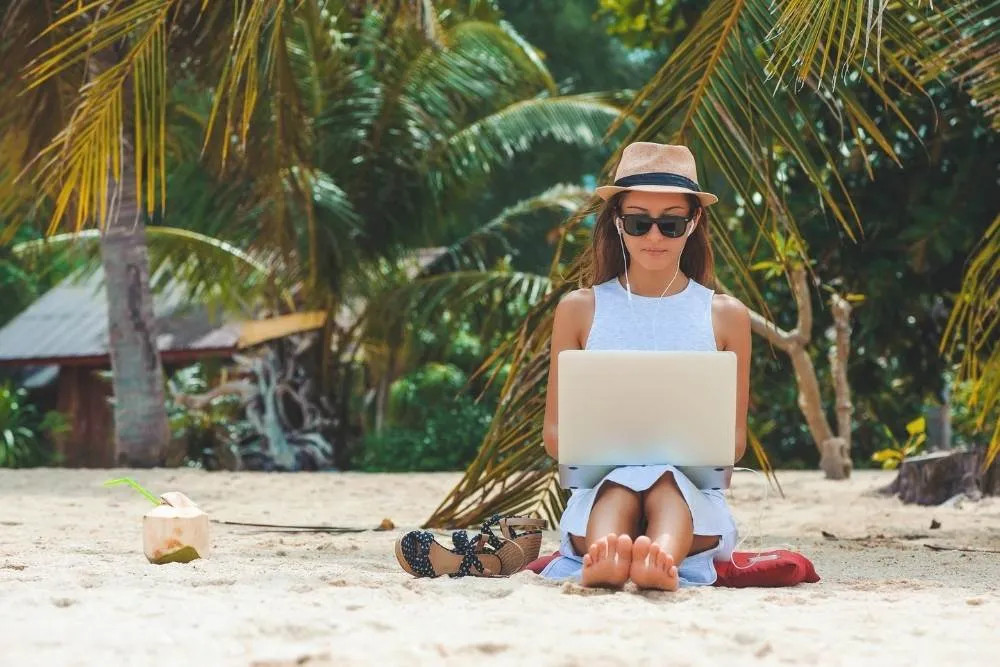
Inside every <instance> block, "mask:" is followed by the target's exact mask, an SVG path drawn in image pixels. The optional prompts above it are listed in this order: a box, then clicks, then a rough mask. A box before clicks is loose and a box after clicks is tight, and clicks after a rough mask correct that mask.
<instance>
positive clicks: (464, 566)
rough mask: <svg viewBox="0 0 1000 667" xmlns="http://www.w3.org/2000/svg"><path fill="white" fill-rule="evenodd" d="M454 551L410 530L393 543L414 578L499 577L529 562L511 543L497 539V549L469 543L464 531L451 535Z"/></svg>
mask: <svg viewBox="0 0 1000 667" xmlns="http://www.w3.org/2000/svg"><path fill="white" fill-rule="evenodd" d="M451 539H452V542H454V545H455V548H454V549H447V548H445V547H444V546H442V545H441V544H440V543H439V542H438V541H437V540H435V539H434V535H433V534H432V533H430V532H429V531H426V530H413V531H410V532H409V533H407V534H406V535H403V536H402V537H400V538H399V539H398V540H396V560H397V561H399V565H400V567H402V568H403V570H405V571H406V572H407V573H408V574H411V575H413V576H414V577H440V576H442V575H445V574H447V575H448V576H450V577H466V576H473V577H501V576H507V574H512V573H514V572H517V571H518V570H520V569H521V568H523V567H524V566H525V565H526V564H527V562H528V561H526V560H525V558H524V552H523V551H522V550H521V547H519V546H518V545H517V544H515V543H514V542H511V541H509V540H498V541H497V543H499V545H500V546H499V548H496V547H494V546H492V545H491V544H486V545H481V540H480V538H479V536H477V537H476V538H475V539H474V540H470V539H469V537H468V534H467V533H466V532H465V531H464V530H461V531H457V532H456V533H454V534H453V535H452V538H451Z"/></svg>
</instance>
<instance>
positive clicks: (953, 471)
mask: <svg viewBox="0 0 1000 667" xmlns="http://www.w3.org/2000/svg"><path fill="white" fill-rule="evenodd" d="M985 457H986V448H985V447H977V448H975V449H973V450H971V451H962V450H953V451H944V452H932V453H930V454H924V455H922V456H914V457H911V458H908V459H905V460H904V461H903V463H902V464H901V465H900V467H899V474H898V475H897V476H896V479H895V480H894V481H893V482H892V484H890V485H889V486H887V487H886V488H885V489H883V490H882V491H883V493H886V494H888V495H898V496H899V498H900V499H901V500H902V501H903V502H904V503H916V504H918V505H940V504H941V503H943V502H945V501H946V500H948V499H949V498H953V497H955V496H957V495H959V494H965V495H966V496H968V497H970V498H972V499H973V500H978V499H979V498H980V497H981V496H983V495H994V496H995V495H1000V462H998V461H994V462H993V465H991V466H990V467H989V468H987V469H986V471H983V461H984V460H985Z"/></svg>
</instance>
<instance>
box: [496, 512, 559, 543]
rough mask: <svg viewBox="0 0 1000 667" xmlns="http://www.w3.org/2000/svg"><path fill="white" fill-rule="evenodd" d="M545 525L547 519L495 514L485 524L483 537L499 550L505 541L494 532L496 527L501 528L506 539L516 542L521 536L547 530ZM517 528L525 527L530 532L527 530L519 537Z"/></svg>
mask: <svg viewBox="0 0 1000 667" xmlns="http://www.w3.org/2000/svg"><path fill="white" fill-rule="evenodd" d="M545 525H546V522H545V519H532V518H531V517H526V516H507V517H505V516H501V515H500V514H494V515H493V516H491V517H490V518H489V519H487V520H486V521H484V522H483V527H482V535H483V537H485V538H487V539H488V540H489V543H490V546H492V547H493V548H494V549H499V548H500V547H501V546H502V544H503V541H502V540H501V539H500V538H499V537H497V536H496V534H495V533H494V532H493V527H494V526H498V527H499V528H500V532H501V534H503V535H504V537H505V538H509V539H512V540H515V539H517V538H518V537H520V536H521V535H526V534H530V533H538V532H541V531H542V529H543V528H545ZM515 526H525V527H527V528H529V530H526V531H524V532H523V533H521V535H518V534H517V533H516V532H515V531H514V527H515Z"/></svg>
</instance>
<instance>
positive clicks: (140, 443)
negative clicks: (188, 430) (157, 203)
mask: <svg viewBox="0 0 1000 667" xmlns="http://www.w3.org/2000/svg"><path fill="white" fill-rule="evenodd" d="M129 166H131V165H129ZM129 179H130V176H126V177H125V183H122V184H119V187H120V189H121V208H120V209H119V210H118V211H117V215H115V216H114V218H112V219H110V220H109V226H108V228H107V230H106V231H105V233H104V234H103V235H102V236H101V260H102V264H103V266H104V284H105V289H106V290H107V299H108V349H109V352H110V354H111V371H112V386H113V388H114V395H115V452H116V454H115V459H116V462H117V463H118V464H119V465H125V466H134V467H152V466H156V465H163V463H164V460H165V459H164V457H165V456H166V448H167V444H168V441H169V439H170V428H169V426H168V424H167V411H166V405H165V402H164V387H163V384H164V380H163V366H162V365H161V363H160V354H159V350H158V349H157V347H156V326H155V325H156V320H155V318H154V316H153V300H152V297H151V295H150V292H149V258H148V256H147V252H146V230H145V227H143V225H142V224H141V223H138V224H134V223H133V221H134V220H135V218H136V216H137V213H138V209H137V203H136V200H135V193H134V191H133V187H132V186H131V185H130V181H129ZM115 218H117V219H115Z"/></svg>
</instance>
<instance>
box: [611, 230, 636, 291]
mask: <svg viewBox="0 0 1000 667" xmlns="http://www.w3.org/2000/svg"><path fill="white" fill-rule="evenodd" d="M615 226H616V227H617V228H618V243H619V245H621V248H622V263H623V264H624V265H625V292H626V294H628V305H629V308H631V307H632V285H630V284H629V282H628V257H627V256H626V255H625V237H624V236H623V235H622V221H621V218H616V219H615Z"/></svg>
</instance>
